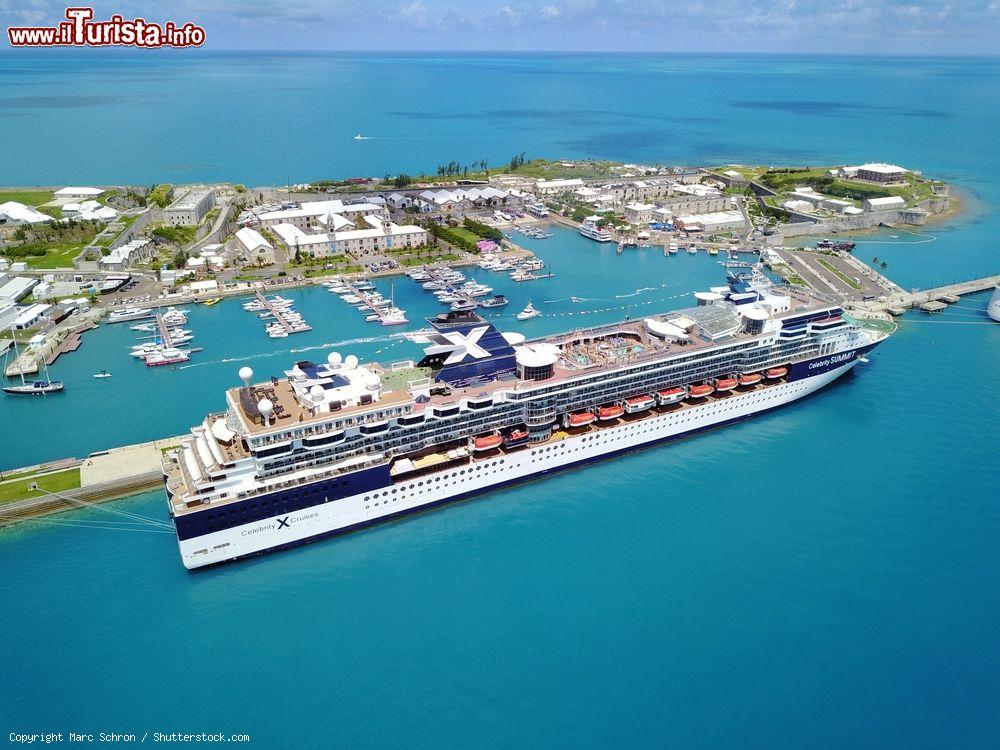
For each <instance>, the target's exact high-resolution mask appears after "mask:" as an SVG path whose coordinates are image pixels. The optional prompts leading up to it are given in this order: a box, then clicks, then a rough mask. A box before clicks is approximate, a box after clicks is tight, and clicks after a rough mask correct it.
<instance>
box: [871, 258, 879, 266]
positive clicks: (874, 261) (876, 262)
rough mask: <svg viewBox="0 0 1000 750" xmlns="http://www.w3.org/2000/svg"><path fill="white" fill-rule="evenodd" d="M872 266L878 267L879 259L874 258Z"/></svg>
mask: <svg viewBox="0 0 1000 750" xmlns="http://www.w3.org/2000/svg"><path fill="white" fill-rule="evenodd" d="M872 265H873V266H877V265H878V257H876V256H872Z"/></svg>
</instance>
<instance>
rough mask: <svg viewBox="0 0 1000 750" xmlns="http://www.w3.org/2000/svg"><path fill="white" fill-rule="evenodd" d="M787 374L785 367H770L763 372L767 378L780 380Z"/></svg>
mask: <svg viewBox="0 0 1000 750" xmlns="http://www.w3.org/2000/svg"><path fill="white" fill-rule="evenodd" d="M787 374H788V368H787V367H772V368H771V369H770V370H768V371H767V372H766V373H765V375H767V379H768V380H780V379H781V378H783V377H785V375H787Z"/></svg>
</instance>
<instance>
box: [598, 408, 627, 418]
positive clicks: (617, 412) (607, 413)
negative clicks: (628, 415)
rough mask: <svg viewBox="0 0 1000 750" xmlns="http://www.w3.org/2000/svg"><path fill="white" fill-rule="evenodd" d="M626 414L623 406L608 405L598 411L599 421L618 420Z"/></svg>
mask: <svg viewBox="0 0 1000 750" xmlns="http://www.w3.org/2000/svg"><path fill="white" fill-rule="evenodd" d="M624 413H625V407H624V406H622V405H621V404H608V405H607V406H602V407H601V408H600V409H598V410H597V418H598V419H618V417H620V416H621V415H622V414H624Z"/></svg>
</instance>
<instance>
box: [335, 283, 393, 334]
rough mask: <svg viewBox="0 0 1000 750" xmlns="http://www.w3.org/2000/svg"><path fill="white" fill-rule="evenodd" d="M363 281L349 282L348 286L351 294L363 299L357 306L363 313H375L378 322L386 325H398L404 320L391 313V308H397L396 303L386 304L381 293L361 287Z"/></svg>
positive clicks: (367, 314) (366, 314)
mask: <svg viewBox="0 0 1000 750" xmlns="http://www.w3.org/2000/svg"><path fill="white" fill-rule="evenodd" d="M362 283H363V282H347V284H346V286H347V288H348V290H349V293H350V294H353V295H354V296H355V297H357V298H358V299H360V300H361V304H359V305H357V307H358V309H359V310H361V312H362V313H364V314H365V316H366V317H368V316H370V315H374V316H375V317H376V318H378V321H377V322H378V323H380V324H381V325H384V326H389V325H396V324H398V323H401V322H403V320H402V319H400V318H399V317H398V316H396V315H390V314H389V311H390V310H394V309H396V306H395V304H394V303H390V304H389V305H388V306H386V305H385V304H384V299H383V297H382V295H381V294H376V293H372V292H371V291H369V290H367V289H361V288H360V287H361V285H362ZM366 286H367V285H366ZM372 322H375V321H372ZM407 322H408V321H407Z"/></svg>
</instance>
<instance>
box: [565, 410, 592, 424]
mask: <svg viewBox="0 0 1000 750" xmlns="http://www.w3.org/2000/svg"><path fill="white" fill-rule="evenodd" d="M595 419H597V417H596V416H595V415H594V413H593V412H590V411H575V412H573V413H572V414H570V415H569V418H568V420H567V421H568V422H569V426H570V427H586V426H587V425H588V424H590V423H591V422H593V421H594V420H595Z"/></svg>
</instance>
